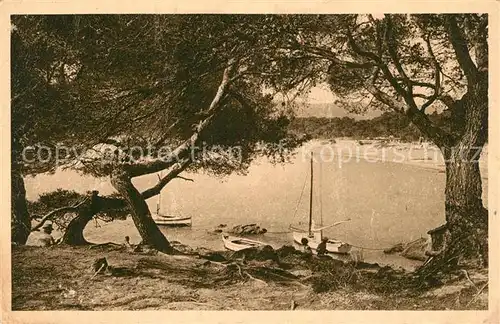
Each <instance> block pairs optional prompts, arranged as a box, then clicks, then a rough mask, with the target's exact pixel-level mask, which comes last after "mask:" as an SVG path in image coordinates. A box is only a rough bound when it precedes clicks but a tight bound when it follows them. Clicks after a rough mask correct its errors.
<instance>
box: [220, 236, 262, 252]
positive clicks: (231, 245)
mask: <svg viewBox="0 0 500 324" xmlns="http://www.w3.org/2000/svg"><path fill="white" fill-rule="evenodd" d="M222 241H223V242H224V247H225V248H226V249H228V250H231V251H240V250H244V249H248V248H252V247H259V246H264V245H267V244H266V243H263V242H260V241H254V240H250V239H247V238H243V237H236V236H229V235H227V234H222Z"/></svg>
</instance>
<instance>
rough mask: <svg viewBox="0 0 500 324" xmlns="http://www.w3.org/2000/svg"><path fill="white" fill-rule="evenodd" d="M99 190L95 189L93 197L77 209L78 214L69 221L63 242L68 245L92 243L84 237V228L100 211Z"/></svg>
mask: <svg viewBox="0 0 500 324" xmlns="http://www.w3.org/2000/svg"><path fill="white" fill-rule="evenodd" d="M98 199H99V197H98V192H97V191H93V192H92V197H91V199H90V201H89V202H88V203H86V204H85V205H83V206H81V207H79V208H78V210H77V216H76V217H75V218H73V219H72V220H71V222H69V224H68V227H67V228H66V232H64V235H63V237H62V240H61V243H62V244H68V245H87V244H90V243H89V242H88V241H87V240H86V239H85V237H83V230H84V229H85V227H86V226H87V224H88V223H89V222H90V221H91V220H92V218H93V217H94V215H95V214H96V213H97V212H98V211H99V206H98Z"/></svg>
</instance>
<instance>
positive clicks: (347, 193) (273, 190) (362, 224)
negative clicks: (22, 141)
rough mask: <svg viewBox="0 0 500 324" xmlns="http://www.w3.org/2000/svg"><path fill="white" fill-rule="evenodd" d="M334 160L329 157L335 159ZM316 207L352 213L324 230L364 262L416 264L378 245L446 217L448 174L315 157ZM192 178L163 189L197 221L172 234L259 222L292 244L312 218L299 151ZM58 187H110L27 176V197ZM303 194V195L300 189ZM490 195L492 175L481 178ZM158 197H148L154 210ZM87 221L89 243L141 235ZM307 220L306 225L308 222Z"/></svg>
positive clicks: (166, 206)
mask: <svg viewBox="0 0 500 324" xmlns="http://www.w3.org/2000/svg"><path fill="white" fill-rule="evenodd" d="M330 160H331V159H330ZM314 168H315V170H314V171H315V179H316V181H315V182H314V197H313V214H314V218H315V221H316V222H317V223H319V222H320V219H322V220H323V224H331V223H333V222H336V221H339V220H343V219H347V218H350V219H351V220H350V221H349V222H347V223H344V224H341V225H339V226H336V227H334V228H330V229H327V230H326V231H325V235H326V236H328V237H332V238H338V239H342V240H344V241H346V242H348V243H350V244H352V245H355V246H357V247H365V248H367V249H364V250H363V254H364V258H365V260H366V261H376V262H382V263H393V264H398V265H401V266H405V267H408V266H409V267H411V266H413V265H416V264H418V263H416V262H411V261H409V260H402V259H401V258H398V257H396V256H387V255H384V254H383V253H382V252H381V251H374V250H371V249H373V248H386V247H388V246H391V245H393V244H396V243H399V242H408V241H411V240H414V239H417V238H419V237H421V236H423V237H426V232H427V231H428V230H429V229H431V228H434V227H436V226H439V225H441V224H442V223H443V222H444V182H445V175H444V173H442V172H440V171H439V170H438V169H434V168H422V167H417V166H414V165H407V164H401V163H391V162H367V161H363V160H360V161H355V160H353V161H351V162H347V163H342V165H341V166H340V167H339V163H338V161H337V160H336V159H333V160H331V161H323V162H321V163H319V162H318V163H314ZM186 176H187V177H190V178H192V179H193V180H194V182H188V181H184V180H181V179H176V180H174V181H172V182H171V183H170V184H169V185H168V186H167V187H166V188H165V189H164V190H163V192H162V195H161V203H160V206H161V212H162V213H166V214H172V215H191V216H192V217H193V226H192V228H180V229H170V228H162V231H163V232H164V233H165V234H166V235H167V237H168V238H169V239H171V240H178V241H181V242H182V243H185V244H188V245H191V246H203V247H208V248H212V249H222V248H223V245H222V241H221V239H220V236H219V235H217V234H213V233H211V231H212V230H213V229H214V228H215V227H216V226H217V225H218V224H227V225H228V227H232V226H234V225H238V224H250V223H257V224H258V225H259V226H262V227H265V228H267V229H268V231H269V233H266V234H265V235H262V236H259V237H258V239H259V240H262V241H266V242H268V243H270V244H271V245H274V246H276V247H278V246H281V245H283V244H291V243H292V238H291V234H289V233H286V232H287V231H288V226H289V225H290V224H295V225H297V224H299V223H300V222H302V224H306V223H307V215H308V210H309V161H308V160H307V159H303V158H302V155H301V154H299V155H298V156H297V158H295V159H294V160H293V162H292V163H289V164H285V165H272V164H270V163H268V162H266V161H265V160H261V161H260V162H256V163H255V164H254V165H252V166H251V168H250V170H249V173H248V175H246V176H238V175H231V176H229V177H227V178H225V179H223V180H221V179H216V178H213V177H210V176H208V175H204V174H187V175H186ZM156 181H157V176H156V175H148V176H144V177H141V178H137V179H134V183H135V184H136V185H137V187H138V188H139V189H140V190H143V189H146V188H148V187H150V186H151V185H152V184H154V183H155V182H156ZM56 188H64V189H73V190H77V191H82V192H84V191H86V190H92V189H96V190H99V191H100V192H101V193H102V194H108V193H111V192H112V191H113V190H112V187H111V186H110V184H109V180H108V179H101V180H99V179H93V178H90V177H83V176H81V175H79V174H77V173H76V172H72V171H71V172H70V171H65V172H58V173H56V174H55V175H52V176H48V175H40V176H37V177H35V178H27V179H26V189H27V195H28V199H36V197H37V196H38V194H40V193H43V192H46V191H50V190H55V189H56ZM303 188H304V192H303V197H302V199H301V200H300V201H299V198H300V196H301V191H302V190H303ZM483 188H484V191H485V194H484V198H485V201H486V198H487V197H486V192H487V181H486V179H483ZM157 202H158V197H156V198H152V199H150V200H149V201H148V204H149V206H150V209H151V210H152V211H155V210H156V204H157ZM99 226H100V227H98V226H96V224H95V223H90V224H89V226H87V229H86V230H85V236H86V237H87V238H88V239H89V240H90V241H92V242H96V243H98V242H99V243H100V242H108V241H114V242H122V241H123V238H124V237H125V236H126V235H128V236H130V237H131V240H132V241H133V242H134V241H135V242H138V241H139V240H140V238H139V235H138V233H137V230H136V229H135V227H134V225H133V222H132V221H131V220H130V219H128V220H126V221H116V222H113V223H99ZM304 226H305V225H304Z"/></svg>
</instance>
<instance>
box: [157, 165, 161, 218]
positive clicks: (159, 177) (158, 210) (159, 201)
mask: <svg viewBox="0 0 500 324" xmlns="http://www.w3.org/2000/svg"><path fill="white" fill-rule="evenodd" d="M160 174H161V172H160ZM160 174H157V176H158V180H159V181H161V176H160ZM160 203H161V189H160V193H159V194H158V202H157V203H156V215H158V216H160Z"/></svg>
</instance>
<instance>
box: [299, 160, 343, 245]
mask: <svg viewBox="0 0 500 324" xmlns="http://www.w3.org/2000/svg"><path fill="white" fill-rule="evenodd" d="M310 172H311V175H310V191H309V226H308V229H307V230H302V229H297V228H294V227H292V226H290V229H291V230H292V235H293V240H294V242H296V243H298V244H300V245H303V243H302V242H303V240H304V239H307V245H308V246H309V247H310V248H311V249H312V250H313V251H315V250H316V249H317V248H318V245H319V244H320V243H321V241H322V240H323V230H324V229H327V228H329V227H333V226H337V225H339V224H342V223H345V222H348V221H349V220H350V219H347V220H343V221H339V222H336V223H334V224H332V225H328V226H323V227H320V228H316V226H315V225H314V220H313V217H312V214H313V213H312V211H313V154H312V152H311V171H310ZM301 196H302V195H301ZM351 248H352V246H351V245H350V244H348V243H345V242H342V241H340V240H335V239H327V242H326V251H327V252H328V253H337V254H348V253H349V252H350V251H351Z"/></svg>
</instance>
